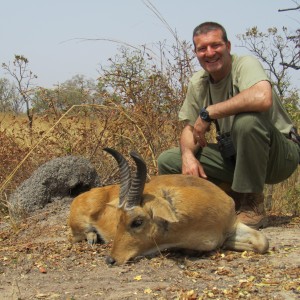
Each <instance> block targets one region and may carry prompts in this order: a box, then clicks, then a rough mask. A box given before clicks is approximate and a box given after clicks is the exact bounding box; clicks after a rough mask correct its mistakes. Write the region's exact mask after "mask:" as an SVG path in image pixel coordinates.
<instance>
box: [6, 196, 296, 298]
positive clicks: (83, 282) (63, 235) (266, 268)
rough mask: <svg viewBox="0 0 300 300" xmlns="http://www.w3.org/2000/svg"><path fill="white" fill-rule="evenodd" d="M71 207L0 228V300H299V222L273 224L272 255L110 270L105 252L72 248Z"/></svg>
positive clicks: (160, 259)
mask: <svg viewBox="0 0 300 300" xmlns="http://www.w3.org/2000/svg"><path fill="white" fill-rule="evenodd" d="M70 201H71V200H70V199H65V200H64V202H61V201H60V202H56V203H52V204H50V205H49V206H48V207H46V208H45V209H44V210H42V211H40V212H39V213H38V214H36V215H35V216H34V217H31V218H30V219H27V220H26V221H24V222H22V223H21V224H18V225H17V226H13V227H12V226H11V224H10V222H9V219H7V220H4V222H2V223H1V224H0V299H13V300H15V299H74V300H75V299H76V300H77V299H92V300H93V299H182V300H183V299H189V300H192V299H260V300H262V299H268V300H269V299H299V298H300V218H299V217H298V218H290V217H278V216H277V217H275V216H271V220H272V223H271V226H270V227H268V228H266V229H264V230H263V232H264V233H265V235H266V236H267V237H268V238H269V241H270V251H269V252H268V253H267V254H264V255H259V254H255V253H252V252H243V253H238V252H232V251H222V250H219V251H216V252H213V253H208V254H205V255H200V254H196V253H195V254H194V255H191V254H190V255H189V256H187V255H185V254H183V253H179V252H167V251H166V252H163V253H160V254H158V255H157V256H154V257H151V258H150V257H147V258H145V257H144V258H141V259H139V260H137V261H135V262H132V263H128V264H126V265H123V266H116V267H108V266H107V265H106V263H105V256H106V255H107V254H108V252H109V250H110V246H111V245H100V244H99V245H96V246H90V245H87V244H86V243H78V244H74V245H72V244H71V243H70V242H69V237H70V234H69V231H68V227H67V224H66V221H67V216H68V212H69V204H70Z"/></svg>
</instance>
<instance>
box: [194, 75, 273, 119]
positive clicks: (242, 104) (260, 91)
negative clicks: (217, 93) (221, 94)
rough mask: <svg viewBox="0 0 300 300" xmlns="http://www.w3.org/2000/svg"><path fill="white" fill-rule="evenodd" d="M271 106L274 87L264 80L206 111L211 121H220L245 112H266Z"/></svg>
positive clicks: (210, 106) (209, 107)
mask: <svg viewBox="0 0 300 300" xmlns="http://www.w3.org/2000/svg"><path fill="white" fill-rule="evenodd" d="M271 106H272V86H271V84H270V82H269V81H267V80H263V81H259V82H257V83H256V84H254V85H253V86H251V87H249V88H247V89H245V90H243V91H241V92H240V93H239V94H237V95H235V96H233V97H232V98H230V99H228V100H226V101H223V102H220V103H216V104H213V105H209V106H208V107H207V108H206V109H207V111H208V113H209V117H210V118H211V119H220V118H224V117H228V116H232V115H236V114H238V113H243V112H264V111H267V110H268V109H269V108H270V107H271ZM197 121H199V120H197ZM197 121H196V122H197Z"/></svg>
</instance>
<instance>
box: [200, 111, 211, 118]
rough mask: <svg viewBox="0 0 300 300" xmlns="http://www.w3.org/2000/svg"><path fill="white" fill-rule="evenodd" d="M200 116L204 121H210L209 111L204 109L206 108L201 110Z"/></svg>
mask: <svg viewBox="0 0 300 300" xmlns="http://www.w3.org/2000/svg"><path fill="white" fill-rule="evenodd" d="M200 117H201V119H202V120H204V121H209V120H210V119H209V116H208V113H207V111H206V110H204V109H203V110H201V112H200Z"/></svg>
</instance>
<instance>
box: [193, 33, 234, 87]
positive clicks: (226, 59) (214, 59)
mask: <svg viewBox="0 0 300 300" xmlns="http://www.w3.org/2000/svg"><path fill="white" fill-rule="evenodd" d="M194 45H195V53H196V56H197V58H198V61H199V63H200V65H201V66H202V68H203V69H204V70H205V71H207V72H208V73H209V74H210V75H211V77H212V78H213V80H214V81H215V82H218V81H220V80H222V79H223V78H225V77H226V76H227V74H228V73H229V71H230V69H231V56H230V49H231V45H230V42H229V41H228V42H227V43H225V42H224V41H223V39H222V31H221V30H219V29H217V30H213V31H210V32H208V33H205V34H199V35H197V36H195V37H194Z"/></svg>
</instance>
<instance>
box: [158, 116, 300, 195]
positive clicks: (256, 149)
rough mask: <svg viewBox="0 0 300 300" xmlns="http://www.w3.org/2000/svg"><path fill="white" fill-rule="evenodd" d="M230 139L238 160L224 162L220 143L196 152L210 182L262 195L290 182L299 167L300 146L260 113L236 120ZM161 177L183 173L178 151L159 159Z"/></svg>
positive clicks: (163, 154) (164, 153)
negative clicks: (267, 188) (267, 189)
mask: <svg viewBox="0 0 300 300" xmlns="http://www.w3.org/2000/svg"><path fill="white" fill-rule="evenodd" d="M231 137H232V140H233V144H234V147H235V149H236V159H235V161H231V160H228V159H224V158H223V157H222V155H221V153H220V151H219V149H218V145H217V144H208V146H207V147H205V148H203V149H201V150H200V151H199V152H198V153H196V157H197V159H198V160H199V161H200V163H201V164H202V166H203V168H204V171H205V172H206V175H207V176H208V179H209V180H211V181H212V182H214V183H216V184H219V183H221V182H227V183H231V187H232V189H233V190H234V191H236V192H239V193H261V192H262V191H263V187H264V184H265V183H267V184H275V183H279V182H281V181H283V180H285V179H287V178H288V177H289V176H290V175H291V174H292V173H293V172H294V171H295V170H296V168H297V166H298V164H299V155H300V147H299V145H297V144H296V143H294V142H293V141H291V140H289V139H287V138H286V137H285V136H284V135H283V134H282V133H280V132H279V131H278V130H277V129H276V128H275V127H274V125H273V124H271V123H270V122H269V121H268V120H266V118H264V117H263V115H262V114H260V113H243V114H239V115H237V116H236V117H235V120H234V123H233V126H232V131H231ZM158 171H159V174H177V173H181V153H180V149H179V148H173V149H170V150H167V151H165V152H163V153H162V154H161V155H160V156H159V158H158Z"/></svg>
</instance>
